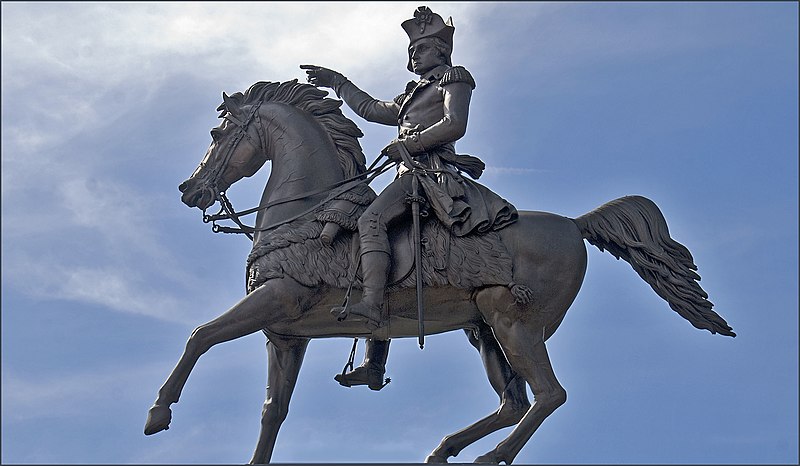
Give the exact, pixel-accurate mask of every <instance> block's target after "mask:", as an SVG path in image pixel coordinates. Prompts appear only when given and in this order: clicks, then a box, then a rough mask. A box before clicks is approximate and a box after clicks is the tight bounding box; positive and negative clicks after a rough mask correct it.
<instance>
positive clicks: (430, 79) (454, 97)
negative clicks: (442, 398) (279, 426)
mask: <svg viewBox="0 0 800 466" xmlns="http://www.w3.org/2000/svg"><path fill="white" fill-rule="evenodd" d="M402 27H403V29H404V30H405V32H406V34H408V37H409V40H410V43H409V47H408V57H409V58H408V64H407V68H408V70H409V71H412V72H413V73H415V74H417V75H419V76H420V78H419V80H418V81H412V82H409V83H408V85H407V86H406V90H405V92H404V93H402V94H400V95H399V96H397V97H395V98H394V99H393V100H390V101H381V100H377V99H374V98H372V97H371V96H369V95H368V94H367V93H366V92H364V91H362V90H361V89H359V88H358V87H356V86H355V85H354V84H353V83H352V82H350V81H349V80H348V79H347V78H346V77H344V76H343V75H342V74H340V73H338V72H336V71H333V70H330V69H327V68H322V67H318V66H314V65H302V66H301V68H302V69H305V70H306V73H307V74H308V81H309V82H310V83H311V84H313V85H315V86H322V87H329V88H332V89H333V90H334V91H335V92H336V94H337V95H338V96H339V97H340V98H342V99H343V100H344V101H345V103H346V104H347V105H348V106H349V107H350V108H351V109H352V110H353V111H354V112H355V113H356V114H358V115H359V116H361V117H362V118H364V119H365V120H367V121H370V122H375V123H381V124H385V125H391V126H398V128H399V134H398V138H397V139H395V140H393V141H392V142H391V143H389V144H388V145H387V146H386V147H385V148H384V149H383V150H382V153H383V154H385V155H387V156H388V157H389V159H391V160H395V161H399V162H402V160H403V158H402V155H401V154H402V152H401V151H402V150H403V148H405V150H406V151H407V152H408V154H410V156H411V160H412V164H413V165H415V167H417V168H422V169H423V170H425V175H424V176H419V182H420V183H419V185H420V188H421V189H420V192H419V194H420V195H421V196H422V197H423V198H424V199H425V200H427V202H428V204H429V205H430V209H431V210H432V211H433V212H434V213H435V214H436V217H437V218H438V219H439V220H440V221H442V222H443V224H444V225H445V226H447V227H448V228H450V230H451V231H452V233H453V234H454V235H456V236H463V235H466V234H468V233H471V232H473V231H479V232H486V231H491V230H497V229H500V228H502V227H504V226H506V225H508V224H509V223H511V222H513V221H514V220H515V219H516V217H517V212H516V209H515V208H514V207H513V206H512V205H511V204H509V203H508V202H507V201H505V200H504V199H502V198H500V197H499V196H497V195H496V194H494V193H492V192H491V191H489V190H488V189H487V188H485V187H483V186H481V185H479V184H478V183H475V182H474V181H471V180H469V179H467V178H464V177H462V176H461V173H462V172H464V173H466V174H468V175H470V176H471V177H472V178H478V177H479V176H480V175H481V172H482V171H483V168H484V165H483V162H481V161H480V160H479V159H477V158H475V157H472V156H468V155H458V154H457V153H456V152H455V145H454V143H455V141H456V140H458V139H460V138H461V137H462V136H464V134H465V132H466V128H467V116H468V114H469V104H470V98H471V95H472V90H473V89H474V88H475V81H474V80H473V78H472V76H471V75H470V73H469V72H468V71H467V70H466V69H464V68H463V67H461V66H452V63H451V60H450V55H451V52H452V49H453V33H454V31H455V28H454V27H453V25H452V18H451V19H449V20H448V21H447V23H445V22H444V20H443V19H442V17H441V16H439V15H438V14H435V13H433V12H432V11H431V10H430V9H429V8H428V7H419V8H417V10H416V11H415V12H414V18H412V19H409V20H407V21H404V22H403V23H402ZM400 146H402V148H401V147H400ZM412 168H413V167H409V166H407V163H405V162H402V163H400V165H399V166H398V176H397V177H396V178H395V180H394V181H393V182H392V183H391V184H389V186H387V187H386V188H385V189H384V190H383V191H382V192H381V193H380V195H378V197H377V198H376V199H375V201H373V203H372V204H371V205H370V206H369V207H368V208H367V210H366V211H365V212H364V213H363V214H362V215H361V217H360V218H359V219H358V232H359V239H360V241H361V271H362V276H363V295H362V300H361V302H359V303H356V304H353V305H351V306H350V307H349V312H350V313H351V314H353V315H355V316H358V317H361V318H364V319H366V324H367V325H368V326H369V327H370V328H371V329H373V330H374V329H375V328H377V327H379V326H381V325H382V324H383V322H382V317H381V316H382V310H383V306H384V299H385V297H384V293H385V288H386V281H387V277H388V272H389V264H390V246H389V239H388V234H387V229H388V228H389V227H390V226H391V225H392V223H393V222H395V221H398V220H401V219H408V217H409V214H410V209H409V202H408V197H409V195H410V194H411V192H412V181H411V180H412V177H413V176H416V175H414V174H412V173H411V172H410V170H411V169H412ZM472 206H476V208H472ZM477 206H480V208H478V207H477ZM388 347H389V340H378V339H374V338H373V339H370V340H368V342H367V353H366V357H365V360H364V363H363V364H362V365H361V366H360V367H358V368H356V369H355V370H354V371H352V372H350V373H348V374H346V376H345V377H344V379H346V380H344V381H343V380H340V378H342V377H341V376H337V380H339V382H340V383H342V384H343V385H347V386H350V385H369V387H370V388H371V389H373V390H379V389H380V388H382V386H383V374H384V372H385V364H386V357H387V355H388ZM343 382H344V383H343Z"/></svg>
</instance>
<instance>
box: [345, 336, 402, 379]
mask: <svg viewBox="0 0 800 466" xmlns="http://www.w3.org/2000/svg"><path fill="white" fill-rule="evenodd" d="M388 356H389V340H375V339H369V340H367V351H366V354H365V356H364V362H362V363H361V365H360V366H358V367H356V368H355V369H354V370H352V371H351V372H348V373H346V374H336V376H335V377H334V379H335V380H336V381H337V382H339V383H340V384H341V385H343V386H345V387H352V386H354V385H367V386H369V388H370V389H371V390H376V391H377V390H380V389H381V388H383V387H385V386H386V384H387V383H389V381H390V380H389V379H386V380H385V381H384V379H383V374H384V373H385V372H386V358H387V357H388Z"/></svg>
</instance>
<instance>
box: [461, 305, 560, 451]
mask: <svg viewBox="0 0 800 466" xmlns="http://www.w3.org/2000/svg"><path fill="white" fill-rule="evenodd" d="M484 298H487V297H486V296H484ZM478 299H479V301H478V306H479V308H481V309H482V310H486V309H490V308H489V307H487V306H488V303H487V302H486V301H484V303H483V304H484V306H481V302H480V301H481V297H480V296H479V297H478ZM493 301H494V302H493V304H495V305H497V304H499V303H501V302H503V301H505V302H506V305H505V306H499V307H496V308H495V310H490V311H488V312H486V311H484V312H485V317H486V318H487V321H488V323H489V325H491V326H492V328H493V329H494V333H495V335H496V337H497V340H498V342H499V343H500V345H501V346H502V348H503V350H504V352H505V354H506V357H507V358H508V362H509V363H510V364H511V367H512V368H513V369H514V370H515V371H516V372H517V373H518V374H520V375H521V376H522V377H524V378H525V380H526V381H527V382H528V384H529V385H530V387H531V390H532V391H533V396H534V402H533V405H532V406H531V407H530V408H529V409H528V412H527V413H525V415H524V416H523V418H522V420H521V421H520V422H519V424H517V426H516V427H515V428H514V430H513V431H512V432H511V434H510V435H509V436H508V437H507V438H506V439H505V440H503V441H502V442H500V443H499V444H498V445H497V446H496V447H495V448H494V450H492V451H490V452H488V453H487V454H485V455H483V456H480V457H479V458H477V459H476V460H475V462H476V463H500V462H505V463H506V464H511V462H512V461H513V460H514V458H515V457H516V456H517V454H518V453H519V452H520V450H522V447H524V446H525V444H526V443H527V442H528V440H530V438H531V437H532V436H533V434H534V432H536V429H538V428H539V426H540V425H541V424H542V422H544V420H545V419H546V418H547V417H548V416H549V415H550V414H552V413H553V411H555V410H556V409H557V408H558V407H559V406H561V405H562V404H564V402H566V400H567V392H566V391H565V390H564V388H563V387H562V386H561V384H559V383H558V379H556V376H555V373H554V372H553V368H552V366H551V364H550V357H549V356H548V354H547V348H546V347H545V342H544V340H545V334H546V323H545V322H544V320H542V318H541V315H540V314H539V315H537V314H536V313H531V312H530V311H527V310H526V312H520V311H523V310H524V307H523V306H521V305H517V304H514V303H513V301H512V300H507V299H504V298H503V299H496V300H493ZM562 312H563V311H562Z"/></svg>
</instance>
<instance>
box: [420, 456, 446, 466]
mask: <svg viewBox="0 0 800 466" xmlns="http://www.w3.org/2000/svg"><path fill="white" fill-rule="evenodd" d="M425 463H426V464H447V458H446V457H444V456H439V455H433V454H430V455H428V457H427V458H425Z"/></svg>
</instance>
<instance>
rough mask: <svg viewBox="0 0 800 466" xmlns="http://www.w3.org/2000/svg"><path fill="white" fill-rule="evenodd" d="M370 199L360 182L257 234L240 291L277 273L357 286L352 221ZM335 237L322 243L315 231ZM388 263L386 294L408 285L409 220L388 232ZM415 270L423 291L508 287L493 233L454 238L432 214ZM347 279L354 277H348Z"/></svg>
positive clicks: (509, 266) (508, 265)
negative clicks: (431, 288)
mask: <svg viewBox="0 0 800 466" xmlns="http://www.w3.org/2000/svg"><path fill="white" fill-rule="evenodd" d="M375 197H376V195H375V193H374V191H373V190H372V189H371V188H369V186H367V185H364V184H361V185H357V186H356V187H354V188H353V189H351V190H348V191H345V192H344V193H340V194H338V195H336V196H335V197H334V198H332V199H330V200H328V201H327V202H325V203H324V204H323V205H322V206H321V207H320V208H319V209H317V210H316V211H314V212H311V213H309V214H306V215H305V216H302V217H300V218H297V219H295V220H293V221H291V222H289V223H287V224H284V225H281V226H279V227H278V228H276V229H274V230H272V231H270V232H268V233H267V234H265V235H263V236H262V238H261V240H260V241H259V242H258V244H254V245H253V249H252V251H251V253H250V255H249V256H248V258H247V269H248V273H247V277H248V280H247V291H248V293H249V292H251V291H252V290H254V289H255V288H256V287H258V286H259V285H261V284H263V283H264V282H265V281H267V280H269V279H273V278H280V277H284V276H289V277H292V278H293V279H295V280H297V281H298V282H299V283H301V284H303V285H305V286H309V287H316V286H331V287H336V288H348V287H349V286H350V284H351V281H353V287H354V288H360V287H361V285H360V282H361V277H360V274H358V271H357V270H355V268H356V265H357V264H358V257H359V254H360V242H359V240H358V233H357V219H358V218H359V216H360V215H361V213H363V211H364V210H365V209H366V207H367V206H368V205H369V204H370V203H371V202H372V201H373V200H374V199H375ZM331 224H334V225H335V226H336V234H335V236H333V237H332V238H328V239H326V240H325V241H323V237H322V236H323V235H322V232H323V229H325V230H326V231H330V228H328V227H326V225H331ZM389 243H390V245H391V257H392V266H391V268H390V272H389V279H388V282H387V291H392V290H396V289H400V288H406V287H414V286H416V282H415V280H414V276H413V273H412V272H413V271H414V251H415V249H414V242H413V235H412V227H411V222H407V224H403V225H401V226H398V227H395V228H392V229H391V230H390V231H389ZM421 247H422V251H421V252H422V272H423V283H424V285H425V286H448V285H449V286H454V287H457V288H462V289H471V288H475V287H479V286H490V285H502V286H510V285H513V283H512V281H513V262H512V258H511V256H510V255H509V253H508V251H507V249H506V247H505V245H504V244H503V242H502V240H501V238H500V235H499V234H498V233H497V232H495V231H490V232H486V233H474V234H469V235H466V236H456V235H454V234H453V233H452V232H451V231H450V230H449V229H448V228H447V227H445V226H444V225H443V224H442V223H441V222H439V221H438V219H437V218H436V216H434V215H425V217H423V218H422V225H421ZM354 274H355V275H354Z"/></svg>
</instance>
